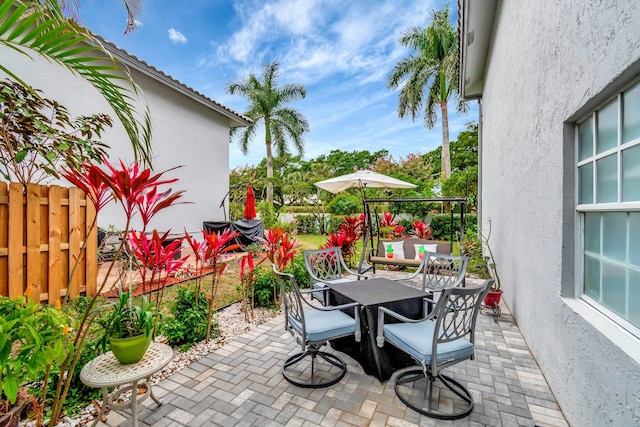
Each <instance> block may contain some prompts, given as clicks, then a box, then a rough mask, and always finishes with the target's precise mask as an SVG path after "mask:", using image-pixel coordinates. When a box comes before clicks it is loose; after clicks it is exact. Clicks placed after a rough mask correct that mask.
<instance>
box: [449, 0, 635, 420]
mask: <svg viewBox="0 0 640 427" xmlns="http://www.w3.org/2000/svg"><path fill="white" fill-rule="evenodd" d="M459 7H460V10H459V35H460V48H461V49H460V88H459V89H460V93H461V95H462V96H463V97H464V98H465V99H468V100H474V99H478V100H480V105H481V108H480V146H481V148H480V150H481V167H480V170H481V176H480V193H481V197H480V199H481V205H480V215H481V221H482V224H483V227H484V229H485V231H486V229H487V226H488V221H489V219H490V220H491V225H492V234H491V240H492V241H491V244H492V249H493V252H494V255H495V258H496V262H497V265H498V269H499V272H500V277H501V279H502V282H503V283H502V288H503V290H504V292H505V294H504V299H505V301H506V303H507V304H508V306H509V308H510V309H511V311H512V312H513V315H514V317H515V319H516V321H517V322H518V326H519V327H520V330H521V331H522V334H523V336H524V337H525V339H526V341H527V344H528V345H529V347H530V349H531V351H532V352H533V354H534V356H535V358H536V360H537V361H538V363H539V365H540V367H541V369H542V372H543V373H544V375H545V377H546V379H547V381H548V383H549V385H550V387H551V389H552V391H553V393H554V394H555V396H556V398H557V400H558V403H559V404H560V406H561V408H562V410H563V412H564V414H565V416H566V418H567V420H568V421H569V422H570V424H571V425H575V426H605V425H611V426H632V425H640V32H639V31H638V29H640V3H639V2H637V1H635V0H622V1H583V0H579V1H578V0H574V1H561V2H558V1H550V0H540V1H534V2H522V1H514V0H503V1H498V0H484V1H472V0H459ZM530 403H533V404H535V402H530Z"/></svg>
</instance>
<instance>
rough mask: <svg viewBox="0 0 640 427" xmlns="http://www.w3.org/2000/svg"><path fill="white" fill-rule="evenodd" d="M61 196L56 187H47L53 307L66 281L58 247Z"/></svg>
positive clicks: (50, 295)
mask: <svg viewBox="0 0 640 427" xmlns="http://www.w3.org/2000/svg"><path fill="white" fill-rule="evenodd" d="M61 221H62V196H61V189H60V187H59V186H57V185H52V186H51V187H49V251H48V259H49V281H48V295H47V297H48V301H49V304H51V305H54V304H55V303H56V302H57V301H59V300H60V289H61V288H63V287H66V286H67V284H66V280H65V279H64V277H63V275H62V257H61V256H60V251H61V249H60V247H61V241H62V231H61V229H62V226H61V224H60V223H61Z"/></svg>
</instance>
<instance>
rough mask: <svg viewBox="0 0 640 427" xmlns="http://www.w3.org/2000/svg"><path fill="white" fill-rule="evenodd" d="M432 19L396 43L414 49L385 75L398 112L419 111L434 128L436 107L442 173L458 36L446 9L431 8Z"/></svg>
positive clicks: (447, 160) (447, 169) (446, 166)
mask: <svg viewBox="0 0 640 427" xmlns="http://www.w3.org/2000/svg"><path fill="white" fill-rule="evenodd" d="M431 17H432V21H431V24H430V25H429V26H427V27H426V28H419V27H414V28H410V29H409V30H407V31H406V32H405V33H404V34H403V35H402V37H400V40H399V43H400V44H401V45H402V46H405V47H408V48H410V49H411V50H412V51H413V52H412V53H410V54H409V55H408V56H406V57H404V58H402V59H401V60H400V61H399V62H398V63H397V64H396V65H395V66H394V67H393V69H392V70H391V74H390V75H389V77H388V78H387V86H388V87H389V88H390V89H394V90H395V89H400V91H399V93H398V116H399V117H400V118H404V117H411V119H412V120H414V121H415V120H416V118H418V117H419V116H420V115H421V114H422V115H423V117H424V125H425V127H426V128H428V129H433V128H434V127H435V125H436V122H437V117H438V109H439V110H440V115H441V118H442V151H441V157H442V159H441V162H440V165H441V173H442V177H443V178H445V179H446V178H449V175H451V157H450V152H449V113H448V103H449V100H450V99H451V98H452V97H453V98H454V99H456V100H457V95H458V94H457V88H458V37H457V34H456V30H455V28H454V27H453V25H451V22H450V21H449V9H448V7H447V8H446V9H444V10H438V11H435V10H434V11H432V12H431ZM466 109H467V106H466V103H464V102H459V101H458V102H457V110H458V111H460V112H463V111H466Z"/></svg>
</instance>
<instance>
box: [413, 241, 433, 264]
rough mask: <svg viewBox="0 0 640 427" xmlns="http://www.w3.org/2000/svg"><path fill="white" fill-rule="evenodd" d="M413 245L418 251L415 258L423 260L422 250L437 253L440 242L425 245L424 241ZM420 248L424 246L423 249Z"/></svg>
mask: <svg viewBox="0 0 640 427" xmlns="http://www.w3.org/2000/svg"><path fill="white" fill-rule="evenodd" d="M413 247H414V248H415V252H416V256H415V257H414V258H413V259H417V260H421V259H422V258H420V252H422V253H424V252H433V253H437V252H438V244H437V243H432V244H430V245H425V244H424V243H419V244H416V245H413ZM420 248H424V250H423V251H420Z"/></svg>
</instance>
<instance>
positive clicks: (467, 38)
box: [458, 0, 500, 100]
mask: <svg viewBox="0 0 640 427" xmlns="http://www.w3.org/2000/svg"><path fill="white" fill-rule="evenodd" d="M499 3H500V0H483V1H481V2H479V1H477V0H476V1H473V0H458V37H459V41H460V58H459V59H460V80H459V87H458V91H459V93H460V97H461V98H462V99H464V100H471V99H479V98H482V91H483V90H484V81H485V72H486V67H487V60H488V56H489V49H490V46H491V41H492V38H493V27H494V22H495V21H496V19H495V18H496V14H497V10H498V5H499Z"/></svg>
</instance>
